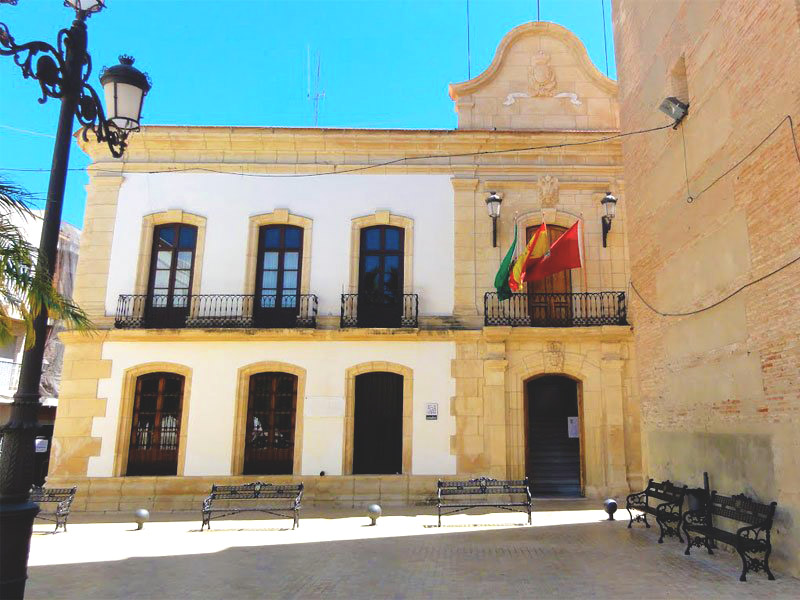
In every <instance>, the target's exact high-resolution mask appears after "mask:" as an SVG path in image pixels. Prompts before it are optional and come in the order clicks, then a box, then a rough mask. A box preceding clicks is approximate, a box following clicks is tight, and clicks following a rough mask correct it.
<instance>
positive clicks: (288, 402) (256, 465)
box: [243, 373, 297, 475]
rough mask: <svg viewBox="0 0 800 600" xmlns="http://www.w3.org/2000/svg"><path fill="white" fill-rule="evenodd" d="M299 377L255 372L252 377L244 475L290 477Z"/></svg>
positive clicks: (248, 403) (292, 465) (248, 401)
mask: <svg viewBox="0 0 800 600" xmlns="http://www.w3.org/2000/svg"><path fill="white" fill-rule="evenodd" d="M296 412H297V377H296V376H295V375H291V374H289V373H256V374H255V375H252V376H251V377H250V390H249V394H248V399H247V426H246V428H245V440H244V468H243V474H244V475H291V474H292V471H293V470H294V429H295V419H296Z"/></svg>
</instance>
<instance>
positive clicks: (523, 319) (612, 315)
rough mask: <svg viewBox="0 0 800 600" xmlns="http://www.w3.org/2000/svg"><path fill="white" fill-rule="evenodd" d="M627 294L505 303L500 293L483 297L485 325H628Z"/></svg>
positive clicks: (533, 297)
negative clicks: (498, 295)
mask: <svg viewBox="0 0 800 600" xmlns="http://www.w3.org/2000/svg"><path fill="white" fill-rule="evenodd" d="M627 313H628V305H627V301H626V299H625V292H574V293H567V294H525V293H518V294H512V295H511V298H509V299H508V300H503V301H501V300H500V299H499V298H498V297H497V293H496V292H487V293H486V294H485V295H484V297H483V314H484V325H487V326H490V325H506V326H508V325H510V326H511V327H594V326H598V325H627V324H628V321H627Z"/></svg>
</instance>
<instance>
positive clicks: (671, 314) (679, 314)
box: [630, 256, 800, 317]
mask: <svg viewBox="0 0 800 600" xmlns="http://www.w3.org/2000/svg"><path fill="white" fill-rule="evenodd" d="M796 262H800V256H798V257H796V258H793V259H792V260H790V261H789V262H787V263H786V264H784V265H782V266H780V267H778V268H777V269H775V270H774V271H770V272H769V273H767V274H766V275H762V276H761V277H759V278H758V279H754V280H753V281H749V282H747V283H745V284H744V285H743V286H741V287H740V288H738V289H736V290H735V291H733V292H731V293H730V294H728V295H727V296H725V297H724V298H722V299H721V300H717V301H716V302H714V303H713V304H710V305H708V306H705V307H703V308H698V309H697V310H690V311H686V312H661V311H660V310H658V309H656V308H655V307H653V305H652V304H650V303H649V302H648V301H647V300H645V299H644V297H643V296H642V294H641V293H640V292H639V290H637V289H636V286H635V285H633V281H631V282H630V284H631V289H632V290H633V291H634V292H636V295H637V296H639V300H641V301H642V302H643V303H644V305H645V306H646V307H647V308H649V309H650V310H652V311H653V312H654V313H656V314H657V315H660V316H662V317H688V316H690V315H696V314H698V313H701V312H705V311H707V310H711V309H712V308H714V307H717V306H719V305H720V304H722V303H723V302H725V301H727V300H730V299H731V298H733V297H734V296H735V295H736V294H738V293H739V292H741V291H743V290H745V289H747V288H749V287H750V286H751V285H755V284H757V283H759V282H761V281H764V280H765V279H767V278H768V277H772V276H773V275H775V274H776V273H778V272H780V271H783V270H784V269H785V268H787V267H790V266H792V265H793V264H794V263H796Z"/></svg>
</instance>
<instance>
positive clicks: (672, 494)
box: [645, 479, 686, 505]
mask: <svg viewBox="0 0 800 600" xmlns="http://www.w3.org/2000/svg"><path fill="white" fill-rule="evenodd" d="M645 492H646V493H647V496H648V497H650V498H656V499H658V500H662V501H664V502H671V503H673V504H679V505H680V504H683V497H684V496H685V495H686V486H683V487H678V486H676V485H675V484H673V483H672V482H671V481H670V480H669V479H668V480H666V481H653V480H652V479H651V480H650V481H649V482H648V484H647V489H646V490H645Z"/></svg>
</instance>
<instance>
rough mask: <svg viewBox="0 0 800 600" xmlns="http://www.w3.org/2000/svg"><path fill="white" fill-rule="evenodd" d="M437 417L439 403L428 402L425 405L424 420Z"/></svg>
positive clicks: (431, 419) (433, 419)
mask: <svg viewBox="0 0 800 600" xmlns="http://www.w3.org/2000/svg"><path fill="white" fill-rule="evenodd" d="M438 418H439V403H438V402H428V403H427V404H426V405H425V420H426V421H435V420H436V419H438Z"/></svg>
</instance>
